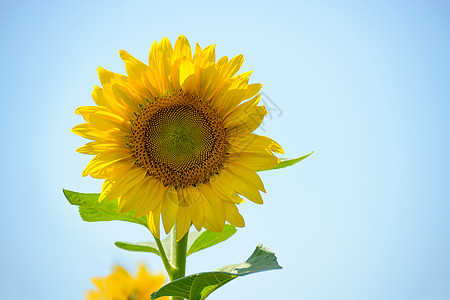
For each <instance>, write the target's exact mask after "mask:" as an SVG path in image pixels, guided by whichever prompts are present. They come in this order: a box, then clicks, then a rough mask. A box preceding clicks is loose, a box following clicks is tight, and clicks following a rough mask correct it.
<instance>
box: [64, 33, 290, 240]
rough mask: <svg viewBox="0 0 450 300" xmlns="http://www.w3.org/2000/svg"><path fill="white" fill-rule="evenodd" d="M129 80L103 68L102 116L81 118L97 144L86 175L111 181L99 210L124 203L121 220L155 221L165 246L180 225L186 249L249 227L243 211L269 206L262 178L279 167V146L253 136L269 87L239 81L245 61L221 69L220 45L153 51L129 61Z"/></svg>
mask: <svg viewBox="0 0 450 300" xmlns="http://www.w3.org/2000/svg"><path fill="white" fill-rule="evenodd" d="M120 56H121V58H122V59H123V60H124V62H125V67H126V71H127V75H128V76H124V75H119V74H116V73H113V72H110V71H107V70H105V69H102V68H99V69H98V74H99V78H100V82H101V85H102V87H98V86H96V87H95V88H94V91H93V93H92V96H93V98H94V101H95V103H96V104H97V105H96V106H83V107H79V108H78V109H77V110H76V113H78V114H81V115H82V116H83V117H84V119H85V120H86V123H84V124H80V125H77V126H75V127H74V128H73V129H72V131H73V132H74V133H76V134H78V135H80V136H82V137H85V138H88V139H91V140H93V141H92V142H90V143H88V144H86V145H84V146H83V147H81V148H79V149H78V150H77V151H78V152H81V153H84V154H91V155H95V156H94V158H93V159H92V160H91V161H90V162H89V164H88V165H87V167H86V168H85V170H84V171H83V175H84V176H86V175H91V176H92V177H94V178H100V179H105V181H104V184H103V188H102V193H101V195H100V198H99V201H102V200H105V199H108V200H113V199H118V201H119V206H120V210H121V211H122V212H127V211H133V210H135V211H136V215H137V216H143V215H147V219H148V223H149V228H150V230H151V231H152V233H153V234H154V235H155V236H157V237H159V234H160V221H161V218H162V222H163V225H164V229H165V231H166V233H168V232H169V231H170V230H171V229H172V227H173V226H174V224H175V222H176V226H177V234H178V239H180V238H181V237H183V235H184V234H185V233H186V232H187V231H188V230H189V227H190V226H191V224H193V225H194V226H195V227H196V229H197V230H200V229H201V228H206V229H209V230H211V231H215V232H220V231H222V229H223V227H224V224H225V221H228V222H229V223H231V224H233V225H235V226H238V227H242V226H244V220H243V218H242V216H241V215H240V213H239V212H238V209H237V206H236V205H237V204H240V203H242V202H243V199H242V197H245V198H247V199H249V200H251V201H253V202H256V203H259V204H261V203H262V198H261V195H260V191H263V192H265V190H264V186H263V183H262V181H261V179H260V178H259V176H258V175H257V174H256V171H259V170H263V169H267V168H271V167H273V166H275V165H277V164H278V163H279V159H278V158H277V157H276V156H275V155H274V154H273V152H276V153H283V150H282V148H281V147H280V146H279V145H278V144H277V143H276V142H274V141H273V140H271V139H270V138H267V137H264V136H260V135H256V134H254V133H253V131H255V130H256V129H257V128H258V127H259V126H260V124H261V123H262V121H263V118H264V116H265V115H266V114H267V111H266V109H265V108H264V106H262V105H259V100H260V95H259V91H260V89H261V84H249V83H248V81H249V76H250V74H251V72H246V73H242V74H239V75H236V74H237V72H238V71H239V69H240V67H241V65H242V63H243V56H242V55H238V56H236V57H234V58H232V59H230V60H228V58H227V57H222V58H221V59H219V60H218V61H216V57H215V47H214V45H212V46H208V47H206V48H205V49H201V48H200V46H199V45H198V44H197V45H196V47H195V52H194V55H192V52H191V47H190V45H189V42H188V41H187V39H186V38H185V37H184V36H180V37H179V38H178V39H177V41H176V43H175V46H174V47H172V45H171V43H170V41H169V40H168V39H167V38H164V39H162V40H161V42H159V43H158V42H156V41H155V42H154V43H153V45H152V47H151V50H150V56H149V63H148V65H147V64H144V63H142V62H141V61H139V60H137V59H135V58H134V57H132V56H131V55H129V54H128V53H127V52H125V51H120Z"/></svg>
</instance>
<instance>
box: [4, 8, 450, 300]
mask: <svg viewBox="0 0 450 300" xmlns="http://www.w3.org/2000/svg"><path fill="white" fill-rule="evenodd" d="M449 26H450V4H449V3H448V2H447V1H426V2H425V1H295V2H294V1H292V2H288V1H275V2H264V1H249V2H245V3H241V2H238V1H228V2H221V3H220V4H218V3H213V2H208V1H203V2H195V1H193V2H189V3H183V2H178V1H173V2H170V3H168V2H162V1H160V2H151V1H127V2H125V1H92V2H91V1H72V2H70V1H65V2H61V1H40V2H35V1H14V2H13V1H9V2H6V1H2V2H1V3H0V36H1V46H0V54H1V57H2V72H1V73H0V78H1V81H0V82H1V91H2V93H1V99H2V100H1V106H2V112H3V114H2V118H1V119H0V122H1V135H2V147H1V151H2V155H1V156H0V159H1V166H2V171H3V172H2V173H1V175H0V176H1V181H0V182H1V183H2V191H3V195H2V199H3V200H2V202H3V207H2V218H1V219H0V222H1V223H0V228H1V236H2V247H1V250H0V251H1V256H0V257H1V258H0V269H1V270H2V274H1V275H0V276H1V277H0V288H1V291H2V297H5V299H31V298H33V299H48V300H51V299H68V300H70V299H81V298H82V295H83V293H84V291H86V290H87V289H89V288H91V287H92V285H91V283H90V278H91V277H93V276H103V275H106V274H108V273H109V272H110V270H111V267H112V265H113V264H115V263H118V264H121V265H122V266H124V267H126V268H127V269H129V270H130V271H136V270H137V265H138V263H139V262H145V263H146V265H147V266H148V267H150V268H151V269H152V270H154V271H158V270H162V268H163V267H162V264H161V263H160V262H159V260H158V258H157V257H156V256H152V255H150V254H149V255H145V254H136V253H129V252H125V251H123V250H121V249H118V248H116V247H115V246H114V242H115V241H118V240H125V241H132V242H138V241H145V240H149V239H150V236H149V234H148V232H147V231H146V230H145V229H144V228H136V226H135V225H133V224H126V223H120V222H109V223H95V224H93V223H85V222H83V221H82V220H81V219H80V218H79V216H78V213H77V210H76V208H75V207H72V206H70V205H69V204H68V203H67V201H66V200H65V199H64V197H63V194H62V188H67V189H71V190H76V191H81V192H99V191H100V188H101V181H99V180H95V179H92V178H82V177H81V171H82V170H83V168H84V167H85V165H86V164H87V162H88V161H89V157H88V156H86V155H81V154H77V153H76V152H75V149H76V148H77V147H79V146H81V145H82V144H84V143H85V140H83V139H82V138H80V137H77V136H75V135H74V134H72V133H70V129H71V128H72V127H73V126H74V125H76V124H78V123H80V122H81V118H80V117H79V116H76V115H75V114H74V111H75V109H76V107H78V106H83V105H92V104H93V101H92V99H91V96H90V93H91V91H92V89H93V87H94V85H95V84H98V77H97V76H96V68H97V67H98V66H101V67H104V68H106V69H108V70H111V71H114V72H119V73H125V68H124V66H123V63H122V61H121V60H120V57H119V53H118V51H119V50H121V49H124V50H126V51H128V52H129V53H130V54H132V55H134V56H136V57H137V58H139V59H141V60H143V61H146V60H147V57H148V51H149V49H150V45H151V44H152V43H153V41H154V40H160V39H162V38H163V37H165V36H167V37H168V38H170V39H171V41H172V42H174V41H175V39H176V37H177V36H178V35H180V34H184V35H186V37H187V38H188V39H189V41H190V42H191V46H194V45H195V43H196V42H198V43H199V44H200V45H201V46H202V47H204V46H207V45H210V44H217V47H216V55H217V57H221V56H224V55H226V56H229V57H231V56H234V55H237V54H240V53H242V54H244V57H245V62H244V65H243V67H242V71H249V70H252V71H254V73H253V75H252V77H251V81H252V82H261V83H263V84H264V86H263V92H264V93H265V94H266V95H267V96H268V97H270V99H271V100H272V101H273V103H271V104H270V105H272V106H271V107H272V108H273V109H276V111H274V113H273V114H272V115H271V116H270V118H267V120H266V121H265V122H264V127H263V129H262V130H259V133H260V134H265V135H268V136H270V137H272V138H274V139H275V140H276V141H278V142H279V143H280V144H281V145H282V146H283V148H284V149H285V153H286V154H285V157H295V156H300V155H303V154H306V153H309V152H310V151H312V150H314V151H315V153H314V154H313V155H312V156H311V157H309V158H308V159H307V160H305V161H304V162H302V163H301V164H299V165H296V166H294V167H291V168H289V169H284V170H279V171H270V172H264V173H261V177H262V178H263V180H264V183H265V186H266V189H267V192H268V193H267V194H266V195H265V196H264V200H265V204H264V205H263V206H258V205H255V204H252V203H250V202H249V201H248V202H247V203H246V204H245V205H244V206H243V207H242V208H241V211H242V213H243V215H244V217H245V219H246V224H247V225H246V227H245V228H243V229H241V230H239V231H238V233H237V234H236V235H235V236H234V237H233V238H232V239H230V240H229V241H228V242H226V243H224V244H221V245H219V246H216V247H215V248H211V249H209V250H206V251H204V252H203V253H200V254H196V255H193V256H192V258H190V259H189V261H188V272H189V273H193V272H198V271H208V270H212V269H215V268H217V267H221V266H223V265H227V264H231V263H236V262H240V261H243V260H245V259H246V258H247V257H248V256H249V255H250V254H251V253H252V251H253V249H254V247H255V246H256V245H257V244H258V243H260V242H263V243H264V244H265V245H267V246H268V247H269V248H271V249H272V250H273V251H274V252H276V254H277V256H278V261H279V263H280V264H281V265H282V266H283V267H284V269H283V270H280V271H271V272H266V273H261V274H255V275H252V276H248V277H245V278H241V279H238V280H235V281H233V282H232V283H230V284H229V285H226V286H225V287H223V288H222V289H220V290H218V291H217V292H215V293H214V294H212V295H211V297H210V299H217V300H220V299H283V298H284V299H285V298H290V299H309V300H322V299H333V300H340V299H345V300H359V299H368V300H371V299H395V300H398V299H436V300H437V299H449V298H450V256H449V255H448V254H449V253H450V243H449V240H450V218H449V212H450V203H449V201H448V200H449V192H450V184H449V169H450V160H449V156H448V153H449V150H450V142H449V134H448V132H449V125H450V121H449V113H450V107H449V106H450V104H449V100H450V85H449V78H450V71H449V70H450V58H449V53H450V36H449V33H448V28H449ZM236 293H239V295H238V296H236Z"/></svg>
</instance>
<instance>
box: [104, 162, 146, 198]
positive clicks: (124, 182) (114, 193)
mask: <svg viewBox="0 0 450 300" xmlns="http://www.w3.org/2000/svg"><path fill="white" fill-rule="evenodd" d="M145 176H146V172H145V170H143V169H142V168H141V167H133V168H132V169H130V170H129V171H128V172H127V173H126V174H124V175H123V177H119V178H117V179H115V180H114V181H113V184H112V187H111V189H110V192H109V193H108V194H107V198H108V200H114V199H116V198H118V197H119V196H121V195H123V194H124V193H125V192H127V191H128V190H129V189H131V188H132V187H134V186H135V185H136V183H138V182H140V181H141V180H142V179H144V177H145Z"/></svg>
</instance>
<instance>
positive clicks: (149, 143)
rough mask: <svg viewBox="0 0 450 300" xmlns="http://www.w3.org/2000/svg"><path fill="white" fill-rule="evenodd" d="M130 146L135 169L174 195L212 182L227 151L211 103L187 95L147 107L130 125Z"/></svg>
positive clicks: (218, 118) (163, 100)
mask: <svg viewBox="0 0 450 300" xmlns="http://www.w3.org/2000/svg"><path fill="white" fill-rule="evenodd" d="M130 140H131V148H132V152H133V154H134V156H135V157H136V161H137V163H138V164H139V165H141V166H142V167H144V168H145V169H146V170H147V172H148V174H149V175H153V176H154V178H156V179H159V180H161V181H162V183H163V184H164V185H165V186H169V185H171V186H174V187H175V188H176V189H178V188H185V187H188V186H197V185H199V184H202V183H206V182H208V180H209V178H210V177H211V175H213V174H218V171H219V168H220V167H221V166H223V163H224V161H225V159H226V156H227V150H228V148H229V144H228V142H227V136H226V130H225V127H224V125H223V123H222V121H221V118H220V116H219V115H217V113H216V112H215V111H214V110H213V109H212V108H211V107H209V106H208V103H207V102H205V101H201V100H200V99H198V97H194V96H192V95H188V94H185V93H176V94H174V95H170V96H165V97H163V98H160V99H156V100H155V101H154V102H153V103H150V104H149V105H148V106H145V107H143V108H142V111H141V114H139V115H138V116H137V117H136V119H135V120H133V122H132V126H131V138H130Z"/></svg>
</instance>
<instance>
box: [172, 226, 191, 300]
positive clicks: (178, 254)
mask: <svg viewBox="0 0 450 300" xmlns="http://www.w3.org/2000/svg"><path fill="white" fill-rule="evenodd" d="M188 237H189V230H188V232H186V234H185V235H184V236H183V238H182V239H181V240H179V241H178V242H177V224H176V223H175V225H174V227H173V228H172V257H171V260H172V264H173V265H174V266H175V273H174V275H173V278H171V281H174V280H176V279H178V278H181V277H184V276H185V275H186V253H187V242H188ZM182 299H183V298H181V297H172V300H182Z"/></svg>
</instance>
